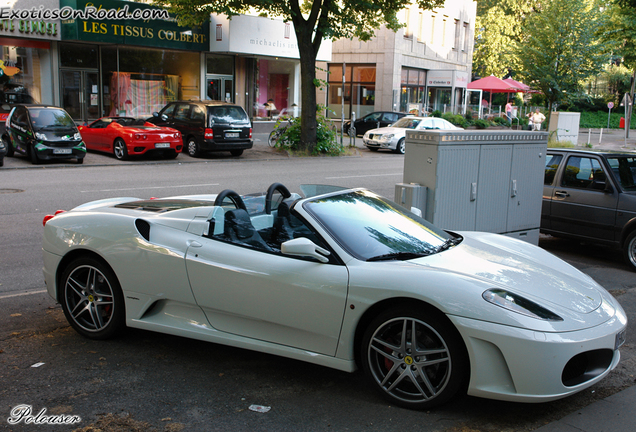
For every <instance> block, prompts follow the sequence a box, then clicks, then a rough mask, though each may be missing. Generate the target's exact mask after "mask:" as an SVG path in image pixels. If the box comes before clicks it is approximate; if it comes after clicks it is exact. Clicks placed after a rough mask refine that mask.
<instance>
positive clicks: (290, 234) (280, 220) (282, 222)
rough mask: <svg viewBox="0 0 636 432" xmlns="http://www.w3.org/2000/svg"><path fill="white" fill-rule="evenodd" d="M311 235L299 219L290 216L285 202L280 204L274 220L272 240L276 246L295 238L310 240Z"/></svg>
mask: <svg viewBox="0 0 636 432" xmlns="http://www.w3.org/2000/svg"><path fill="white" fill-rule="evenodd" d="M311 236H312V233H311V231H310V230H308V229H307V227H306V226H305V224H303V223H302V221H301V220H300V219H298V218H297V217H296V216H294V215H292V214H291V211H290V209H289V204H288V203H287V202H285V201H283V202H282V203H280V204H279V205H278V208H277V212H276V219H275V220H274V235H273V237H274V239H276V242H277V243H278V244H281V243H285V242H286V241H287V240H292V239H294V238H296V237H308V238H311Z"/></svg>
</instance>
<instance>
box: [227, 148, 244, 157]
mask: <svg viewBox="0 0 636 432" xmlns="http://www.w3.org/2000/svg"><path fill="white" fill-rule="evenodd" d="M230 154H231V155H232V156H240V155H242V154H243V149H240V150H230Z"/></svg>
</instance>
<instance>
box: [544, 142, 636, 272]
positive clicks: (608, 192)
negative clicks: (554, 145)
mask: <svg viewBox="0 0 636 432" xmlns="http://www.w3.org/2000/svg"><path fill="white" fill-rule="evenodd" d="M541 232H543V233H546V234H551V235H554V236H557V237H570V238H573V239H576V240H581V241H584V242H587V243H593V244H602V245H607V246H612V247H616V248H620V249H622V251H623V255H624V257H625V260H626V261H627V263H628V264H629V265H631V267H632V269H634V270H636V154H634V153H632V154H629V153H609V152H604V153H601V152H594V151H583V150H570V149H548V152H547V157H546V168H545V179H544V186H543V206H542V210H541Z"/></svg>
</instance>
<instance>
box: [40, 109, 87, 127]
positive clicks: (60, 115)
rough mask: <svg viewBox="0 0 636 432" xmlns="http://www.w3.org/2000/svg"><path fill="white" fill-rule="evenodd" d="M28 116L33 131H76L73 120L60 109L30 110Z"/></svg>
mask: <svg viewBox="0 0 636 432" xmlns="http://www.w3.org/2000/svg"><path fill="white" fill-rule="evenodd" d="M29 115H30V116H31V121H32V122H33V129H34V130H35V131H39V130H56V129H76V126H75V122H74V121H73V119H72V118H71V117H70V116H69V115H68V114H67V113H66V111H64V110H62V109H55V108H53V109H51V108H30V109H29Z"/></svg>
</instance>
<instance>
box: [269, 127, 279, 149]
mask: <svg viewBox="0 0 636 432" xmlns="http://www.w3.org/2000/svg"><path fill="white" fill-rule="evenodd" d="M279 135H280V133H279V132H278V130H273V131H271V132H270V133H269V137H268V138H267V144H269V146H270V147H276V142H277V141H278V136H279Z"/></svg>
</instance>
